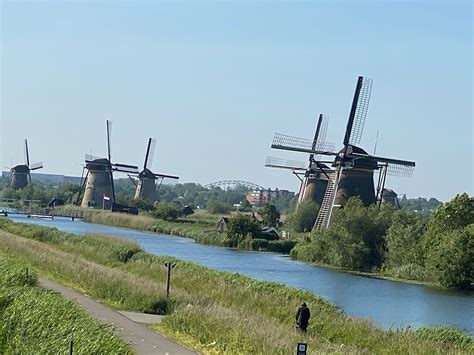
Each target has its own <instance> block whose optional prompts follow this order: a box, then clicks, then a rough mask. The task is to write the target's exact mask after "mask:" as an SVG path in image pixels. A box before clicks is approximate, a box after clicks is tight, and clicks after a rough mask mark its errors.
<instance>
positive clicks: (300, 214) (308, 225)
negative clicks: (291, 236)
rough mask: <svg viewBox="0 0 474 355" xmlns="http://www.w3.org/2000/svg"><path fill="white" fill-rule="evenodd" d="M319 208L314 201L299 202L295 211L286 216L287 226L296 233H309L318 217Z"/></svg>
mask: <svg viewBox="0 0 474 355" xmlns="http://www.w3.org/2000/svg"><path fill="white" fill-rule="evenodd" d="M318 212H319V206H318V204H317V203H316V202H314V201H303V202H301V203H300V204H299V205H298V207H297V208H296V211H295V212H294V213H293V214H292V215H290V216H288V222H287V223H288V224H289V225H290V226H291V227H292V228H293V229H294V230H295V231H296V232H309V231H311V229H313V226H314V222H315V221H316V217H318Z"/></svg>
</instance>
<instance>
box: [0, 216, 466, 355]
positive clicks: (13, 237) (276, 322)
mask: <svg viewBox="0 0 474 355" xmlns="http://www.w3.org/2000/svg"><path fill="white" fill-rule="evenodd" d="M1 229H3V231H4V232H3V233H2V235H1V238H2V243H1V244H0V248H2V249H3V250H4V251H5V252H9V253H11V254H13V253H15V254H16V255H18V257H19V258H22V259H24V260H25V262H29V263H30V264H31V265H32V266H34V267H35V268H36V269H37V270H39V271H38V272H44V273H46V274H48V275H50V276H52V277H53V278H56V279H59V280H57V281H61V282H65V283H68V284H70V285H71V286H73V287H75V288H76V289H81V290H83V291H86V292H88V293H89V294H90V295H92V296H93V297H95V298H98V299H101V300H104V302H106V303H109V304H112V305H113V306H114V307H117V308H120V309H129V310H136V311H143V310H147V309H148V311H154V312H156V313H165V314H167V316H166V317H165V319H164V321H163V325H162V327H165V328H166V329H167V330H168V331H169V332H170V333H172V334H175V336H176V337H178V338H187V339H189V341H190V342H191V343H193V344H195V345H196V344H197V345H199V349H198V350H203V351H205V352H212V351H214V352H217V353H221V352H227V353H242V352H244V353H246V352H255V353H291V352H293V351H294V346H295V344H296V342H298V341H301V340H304V341H306V342H308V344H309V348H310V350H312V351H315V349H318V351H322V352H339V351H341V352H348V351H349V352H361V351H363V352H367V351H371V352H391V353H402V352H412V353H413V352H414V353H421V352H424V353H426V352H430V353H446V352H469V351H471V350H472V347H473V345H472V338H471V337H469V336H467V335H465V334H462V333H461V332H458V331H453V330H449V331H448V330H445V329H444V330H440V329H438V330H434V329H428V330H426V329H421V330H418V331H411V330H407V329H401V330H389V331H384V330H381V329H379V328H377V327H374V326H372V325H371V324H370V323H368V322H367V321H362V320H358V319H354V318H351V317H349V316H347V315H345V314H344V313H342V312H341V311H340V310H338V309H337V308H336V307H334V306H332V305H330V304H329V303H327V302H326V301H324V300H322V299H320V298H319V297H317V296H315V295H313V294H311V293H309V292H304V291H299V290H295V289H291V288H288V287H285V286H282V285H278V284H275V283H271V282H263V281H256V280H253V279H250V278H248V277H243V276H241V275H238V274H231V273H225V272H218V271H215V270H212V269H208V268H205V267H202V266H199V265H196V264H194V263H190V262H185V261H181V260H176V259H173V260H172V262H174V263H176V268H174V269H173V271H172V287H171V294H172V298H171V299H170V300H167V299H166V297H164V295H165V287H164V283H165V278H166V268H165V266H164V263H165V262H169V261H170V258H166V257H157V256H153V255H151V254H148V253H145V252H143V250H141V248H140V247H138V246H137V245H136V244H135V243H132V242H128V241H125V240H123V239H116V238H112V237H104V236H97V235H87V236H83V235H75V234H69V233H64V232H59V231H57V230H55V229H51V228H46V227H39V226H32V225H24V224H21V225H20V224H13V223H12V222H9V221H6V222H5V221H2V224H1ZM301 300H305V301H306V302H307V303H309V304H310V306H311V308H312V311H313V313H314V315H317V316H316V317H315V318H314V320H313V321H312V322H311V324H310V328H309V331H308V335H307V336H306V337H305V338H302V337H301V335H299V334H297V333H296V332H295V330H294V318H293V317H294V315H293V313H294V311H295V310H296V308H297V306H298V305H299V303H300V302H301ZM326 340H327V341H326ZM341 344H343V345H342V347H341Z"/></svg>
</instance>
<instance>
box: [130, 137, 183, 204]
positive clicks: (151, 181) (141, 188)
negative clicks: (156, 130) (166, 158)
mask: <svg viewBox="0 0 474 355" xmlns="http://www.w3.org/2000/svg"><path fill="white" fill-rule="evenodd" d="M155 147H156V139H154V138H149V139H148V145H147V148H146V153H145V161H144V163H143V170H142V171H141V172H140V173H139V174H138V183H137V182H135V180H133V179H132V181H133V183H134V184H135V186H136V190H135V196H134V199H135V200H138V199H145V200H147V201H150V202H154V201H155V200H156V194H157V192H158V190H159V188H160V186H161V184H162V183H163V179H165V178H167V179H174V180H178V179H179V177H178V176H174V175H165V174H156V173H154V172H152V171H151V166H152V164H153V156H154V153H155ZM158 181H159V184H158V185H157V182H158Z"/></svg>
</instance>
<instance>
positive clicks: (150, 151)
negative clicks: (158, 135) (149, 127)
mask: <svg viewBox="0 0 474 355" xmlns="http://www.w3.org/2000/svg"><path fill="white" fill-rule="evenodd" d="M155 148H156V139H155V138H148V146H147V149H146V154H145V163H144V164H143V169H149V170H151V168H152V166H153V157H154V155H155Z"/></svg>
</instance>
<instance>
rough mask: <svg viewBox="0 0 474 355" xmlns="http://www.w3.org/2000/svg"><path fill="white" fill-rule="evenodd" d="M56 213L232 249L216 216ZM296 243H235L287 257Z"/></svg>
mask: <svg viewBox="0 0 474 355" xmlns="http://www.w3.org/2000/svg"><path fill="white" fill-rule="evenodd" d="M57 211H60V212H62V213H66V214H71V213H77V212H81V213H83V214H84V218H83V220H84V221H86V222H89V223H97V224H104V225H108V226H114V227H121V228H129V229H135V230H143V231H148V232H154V233H160V234H166V235H176V236H180V237H186V238H191V239H194V240H195V241H196V242H198V243H201V244H208V245H217V246H221V247H234V242H232V241H231V240H229V239H228V238H227V233H219V232H217V231H216V225H217V222H218V218H219V217H218V216H215V215H210V214H206V213H196V214H194V215H191V216H187V217H181V218H178V219H177V220H175V221H164V220H161V219H157V218H154V217H152V216H150V215H146V214H144V215H139V216H134V215H128V214H121V213H111V212H109V211H101V210H91V209H82V208H79V207H75V206H66V207H61V208H58V209H57ZM295 244H296V242H295V241H292V240H291V241H290V240H271V241H267V240H264V239H252V238H250V237H249V238H246V239H244V240H242V241H241V242H240V243H239V244H238V248H239V249H244V250H260V251H273V252H277V253H285V254H288V253H289V252H290V250H291V249H292V248H293V247H294V245H295Z"/></svg>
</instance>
